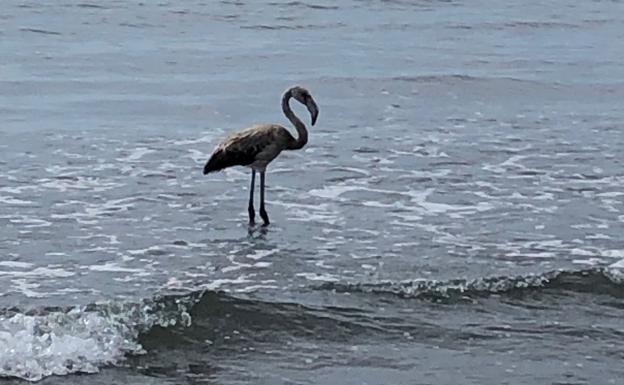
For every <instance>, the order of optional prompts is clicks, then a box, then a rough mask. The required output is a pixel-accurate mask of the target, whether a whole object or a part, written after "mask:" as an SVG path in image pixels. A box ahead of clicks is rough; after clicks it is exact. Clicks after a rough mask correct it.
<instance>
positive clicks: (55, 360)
mask: <svg viewBox="0 0 624 385" xmlns="http://www.w3.org/2000/svg"><path fill="white" fill-rule="evenodd" d="M196 300H197V297H195V296H185V297H163V298H160V299H156V300H150V301H144V302H142V303H116V302H111V303H102V304H92V305H87V306H77V307H69V308H46V309H35V310H29V311H25V312H22V311H20V310H17V309H5V310H4V311H2V315H0V377H15V378H20V379H23V380H28V381H38V380H41V379H42V378H44V377H48V376H52V375H66V374H71V373H96V372H98V371H99V369H100V368H101V367H104V366H109V365H115V364H117V363H119V362H120V361H122V360H123V359H124V358H125V356H126V355H127V354H140V353H142V352H143V348H142V346H141V345H140V343H139V342H138V336H139V334H140V333H143V332H145V331H148V330H150V329H151V328H152V327H154V326H156V325H158V326H163V327H167V326H171V325H177V324H182V325H189V324H190V322H191V319H190V316H189V314H188V310H189V309H190V308H191V306H192V304H193V302H194V301H196Z"/></svg>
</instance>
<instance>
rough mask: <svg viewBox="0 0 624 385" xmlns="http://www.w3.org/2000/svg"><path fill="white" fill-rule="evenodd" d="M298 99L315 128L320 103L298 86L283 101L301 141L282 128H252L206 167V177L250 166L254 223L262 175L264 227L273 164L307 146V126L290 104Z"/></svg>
mask: <svg viewBox="0 0 624 385" xmlns="http://www.w3.org/2000/svg"><path fill="white" fill-rule="evenodd" d="M291 98H294V99H295V100H297V101H298V102H300V103H302V104H304V105H305V106H306V107H307V108H308V111H309V112H310V116H311V118H312V125H314V124H315V123H316V119H317V117H318V107H317V105H316V102H315V101H314V99H313V98H312V96H311V95H310V93H309V92H308V90H306V89H305V88H303V87H299V86H295V87H292V88H290V89H288V90H287V91H286V92H285V93H284V95H283V97H282V111H283V112H284V115H286V117H287V118H288V120H290V122H291V123H292V124H293V125H294V126H295V129H296V130H297V134H298V135H297V138H294V137H293V136H292V135H291V134H290V132H288V130H287V129H286V128H284V127H283V126H280V125H279V124H263V125H258V126H253V127H250V128H248V129H246V130H244V131H241V132H237V133H234V134H231V135H229V136H228V137H227V138H225V139H224V140H223V141H222V142H221V143H220V144H219V145H218V146H217V148H216V149H215V150H214V152H213V153H212V155H211V156H210V159H209V160H208V162H207V163H206V165H205V166H204V174H208V173H210V172H214V171H220V170H223V169H225V168H228V167H232V166H248V167H250V168H251V169H252V184H251V191H250V198H249V222H250V223H251V224H253V223H254V210H253V188H254V180H255V172H256V171H257V172H259V173H260V184H261V186H260V187H261V191H260V193H261V194H260V195H261V199H260V216H261V217H262V219H263V220H264V224H265V225H268V224H269V218H268V215H267V214H266V210H265V209H264V174H265V171H266V168H267V166H268V164H269V163H271V161H272V160H273V159H275V158H276V157H277V156H278V155H279V154H280V153H281V152H282V151H283V150H298V149H300V148H302V147H303V146H305V145H306V143H307V141H308V131H307V129H306V127H305V124H303V122H302V121H301V120H300V119H299V118H298V117H297V116H296V115H295V114H294V113H293V111H292V109H291V108H290V105H289V101H290V99H291Z"/></svg>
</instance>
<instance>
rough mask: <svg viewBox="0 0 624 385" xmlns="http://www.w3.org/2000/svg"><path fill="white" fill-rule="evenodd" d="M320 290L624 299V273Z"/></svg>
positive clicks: (444, 297)
mask: <svg viewBox="0 0 624 385" xmlns="http://www.w3.org/2000/svg"><path fill="white" fill-rule="evenodd" d="M317 289H319V290H331V291H335V292H338V293H363V294H380V295H394V296H397V297H401V298H416V299H423V300H429V301H433V302H443V303H455V302H461V301H465V300H472V299H475V298H480V297H488V296H492V295H507V296H514V295H521V294H523V293H526V292H529V291H544V292H546V291H569V292H577V293H590V294H607V295H612V296H615V297H618V298H624V272H623V271H622V270H620V269H617V268H596V269H587V270H580V271H565V270H556V271H550V272H546V273H543V274H531V275H524V276H512V277H507V276H500V277H487V278H477V279H473V280H466V279H453V280H448V281H436V280H426V279H417V280H407V281H400V282H394V281H383V282H374V283H342V282H325V283H323V284H322V285H320V286H318V287H317Z"/></svg>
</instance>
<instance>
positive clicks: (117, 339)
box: [0, 268, 624, 381]
mask: <svg viewBox="0 0 624 385" xmlns="http://www.w3.org/2000/svg"><path fill="white" fill-rule="evenodd" d="M315 289H317V290H329V291H333V292H337V293H349V294H361V295H391V296H395V297H397V298H412V299H418V300H426V301H434V302H438V303H456V302H462V301H466V300H468V301H467V302H470V301H472V300H474V299H476V298H482V297H490V296H495V295H498V296H507V297H509V296H521V295H523V294H526V293H533V294H534V293H537V294H539V295H545V296H547V295H550V294H555V295H559V294H561V293H562V292H572V293H586V294H590V295H609V296H614V297H617V298H624V270H621V269H618V268H601V269H588V270H580V271H551V272H547V273H544V274H536V275H526V276H515V277H505V276H502V277H489V278H479V279H474V280H464V279H454V280H449V281H435V280H411V281H401V282H391V281H383V282H373V283H341V282H326V283H324V284H322V285H320V286H316V287H315ZM198 322H199V323H200V324H202V325H204V327H208V328H209V329H201V330H200V332H199V335H201V338H202V339H205V338H206V337H207V336H210V335H212V334H214V336H213V337H214V338H219V336H220V335H222V334H228V332H227V331H228V330H229V331H230V332H232V331H234V330H237V332H235V333H238V332H239V331H240V332H241V333H242V332H249V334H250V335H256V336H257V335H262V334H263V333H266V332H268V331H277V332H280V333H281V332H287V333H295V334H297V333H298V334H305V335H310V336H314V337H315V338H321V339H323V338H324V336H325V335H324V334H323V333H324V332H323V331H326V332H327V336H325V337H327V338H331V339H335V338H336V335H335V331H336V330H338V329H340V330H342V332H343V333H347V334H349V335H350V334H358V333H360V332H363V331H364V330H369V331H376V332H383V333H392V332H393V329H392V327H395V328H396V325H394V324H392V325H394V326H392V325H390V326H388V327H380V325H379V324H376V322H384V321H383V320H380V319H377V318H375V317H374V316H373V315H367V314H366V312H365V311H362V312H360V311H355V309H347V308H345V309H343V308H340V307H336V306H329V307H323V306H321V307H314V306H312V307H310V306H304V305H302V304H298V303H274V302H265V301H261V300H258V299H249V298H247V299H241V298H237V297H234V296H231V295H228V294H226V293H223V292H215V291H210V290H201V291H195V292H190V293H186V294H178V295H163V296H160V297H156V298H154V299H150V300H145V301H142V302H140V303H137V302H134V303H133V302H109V303H99V304H91V305H86V306H75V307H68V308H45V309H36V310H30V311H21V310H18V309H4V310H2V311H1V313H0V377H13V378H20V379H24V380H28V381H38V380H40V379H42V378H44V377H47V376H51V375H67V374H71V373H96V372H98V371H99V370H100V369H101V368H102V367H106V366H113V365H117V364H120V363H121V362H122V361H123V360H124V359H125V358H126V357H128V355H140V354H143V353H145V352H146V351H145V349H144V347H143V346H142V343H143V344H147V345H145V346H146V347H147V349H150V346H151V345H154V344H156V345H158V344H159V341H161V337H162V335H161V334H162V333H163V332H164V333H173V334H172V335H177V333H178V331H182V332H183V333H187V332H184V330H191V332H192V329H193V328H195V327H196V326H195V325H196V324H197V323H198ZM393 322H394V321H393ZM381 326H383V325H381ZM200 328H201V327H200ZM210 328H212V329H214V330H211V329H210ZM224 328H225V329H224ZM230 329H231V330H230ZM399 329H400V328H399ZM399 329H397V330H399ZM399 331H400V330H399ZM394 332H396V330H394ZM230 334H232V333H230ZM154 336H156V337H154ZM159 336H160V337H159Z"/></svg>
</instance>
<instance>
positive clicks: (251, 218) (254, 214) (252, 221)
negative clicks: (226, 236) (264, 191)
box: [247, 170, 256, 226]
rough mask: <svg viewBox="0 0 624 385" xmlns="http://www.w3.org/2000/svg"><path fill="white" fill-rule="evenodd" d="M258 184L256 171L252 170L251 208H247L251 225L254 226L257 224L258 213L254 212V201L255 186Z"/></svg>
mask: <svg viewBox="0 0 624 385" xmlns="http://www.w3.org/2000/svg"><path fill="white" fill-rule="evenodd" d="M255 184H256V171H255V170H251V187H249V206H248V207H247V211H248V212H249V224H250V225H252V226H253V225H254V224H255V223H256V221H255V217H256V211H255V210H254V205H253V199H254V185H255Z"/></svg>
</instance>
